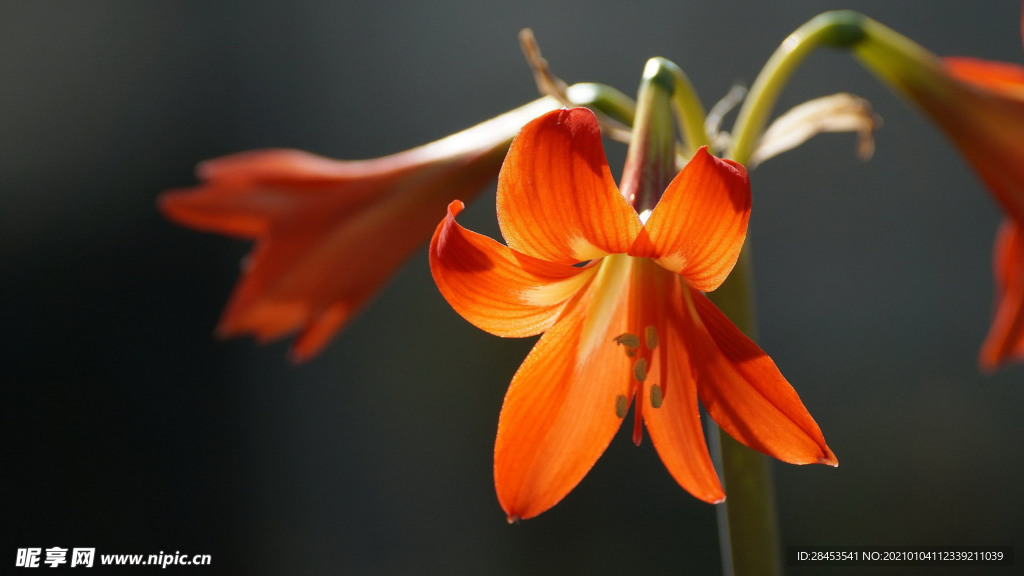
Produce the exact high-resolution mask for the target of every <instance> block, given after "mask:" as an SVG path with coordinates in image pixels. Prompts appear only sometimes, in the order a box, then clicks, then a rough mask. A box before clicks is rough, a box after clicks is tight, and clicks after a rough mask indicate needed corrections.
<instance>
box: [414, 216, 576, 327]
mask: <svg viewBox="0 0 1024 576" xmlns="http://www.w3.org/2000/svg"><path fill="white" fill-rule="evenodd" d="M463 207H464V206H463V203H462V202H461V201H459V200H455V201H453V202H452V203H451V204H449V206H448V215H447V216H446V217H445V219H444V220H442V221H441V223H440V224H438V226H437V230H436V231H435V232H434V237H433V238H432V239H431V241H430V272H431V274H432V275H433V276H434V282H435V283H436V284H437V287H438V289H439V290H440V291H441V294H443V295H444V297H445V299H446V300H448V303H449V304H451V306H452V308H454V309H455V311H456V312H458V313H459V314H460V315H462V317H463V318H465V319H466V320H468V321H469V322H470V323H472V324H473V325H474V326H476V327H478V328H480V329H482V330H486V331H487V332H490V333H491V334H494V335H497V336H511V337H520V336H533V335H535V334H540V333H541V332H543V331H545V330H547V329H548V328H550V327H551V325H552V324H554V323H555V320H556V319H557V318H558V315H559V313H560V312H561V311H562V309H563V308H564V307H565V303H566V302H567V301H568V300H569V299H571V298H572V297H573V296H575V295H576V294H577V293H578V292H579V291H580V289H581V288H582V287H583V286H585V285H586V282H587V281H588V280H589V279H590V278H591V277H592V276H593V273H594V268H593V267H591V268H576V267H573V266H567V265H564V264H554V263H551V262H545V261H543V260H537V259H536V258H532V257H530V256H526V255H524V254H519V253H517V252H515V251H514V250H511V249H509V248H507V247H505V246H502V245H501V244H499V243H497V242H495V241H494V240H492V239H490V238H488V237H486V236H482V235H480V234H477V233H475V232H471V231H469V230H466V229H465V228H463V227H462V226H460V225H459V223H458V222H456V221H455V217H456V216H457V215H458V214H459V212H462V209H463Z"/></svg>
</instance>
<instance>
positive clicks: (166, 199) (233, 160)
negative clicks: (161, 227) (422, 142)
mask: <svg viewBox="0 0 1024 576" xmlns="http://www.w3.org/2000/svg"><path fill="white" fill-rule="evenodd" d="M410 166H411V164H410V162H408V161H405V160H402V159H401V158H400V157H399V156H398V155H395V156H390V157H387V158H380V159H377V160H374V161H342V160H331V159H329V158H324V157H322V156H317V155H316V154H310V153H308V152H303V151H300V150H286V149H282V150H253V151H249V152H240V153H238V154H231V155H229V156H224V157H221V158H215V159H213V160H207V161H206V162H203V163H202V164H200V165H199V166H198V167H197V168H196V173H197V175H198V176H199V178H200V180H203V181H204V183H203V184H201V185H200V186H196V187H194V188H188V189H180V190H169V191H167V192H164V193H163V194H161V195H160V196H159V198H158V200H157V204H158V205H159V207H160V210H161V212H162V213H163V214H164V215H165V216H166V217H167V218H168V219H170V220H172V221H174V222H176V223H178V224H182V225H184V226H189V227H191V228H195V229H198V230H203V231H206V232H217V233H219V234H227V235H229V236H239V237H243V238H255V237H257V236H260V235H262V234H266V233H267V232H268V231H269V229H270V227H271V222H273V221H275V220H281V219H286V218H290V217H291V216H292V215H293V214H295V213H297V212H300V211H308V210H312V211H319V212H323V211H327V210H334V211H343V210H351V209H355V208H356V207H357V206H359V205H360V204H363V203H366V202H368V201H370V200H372V199H374V198H375V197H377V196H380V195H381V194H382V192H385V190H382V188H383V187H384V185H383V184H382V183H386V182H388V181H390V182H396V181H398V178H399V176H400V174H401V173H402V172H403V171H404V170H408V169H409V168H410ZM371 177H374V178H375V179H372V178H371Z"/></svg>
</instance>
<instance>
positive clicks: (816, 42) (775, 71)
mask: <svg viewBox="0 0 1024 576" xmlns="http://www.w3.org/2000/svg"><path fill="white" fill-rule="evenodd" d="M865 20H866V18H865V17H864V16H862V15H861V14H859V13H857V12H851V11H848V10H840V11H834V12H825V13H824V14H820V15H818V16H815V17H814V18H812V19H811V20H809V21H808V22H807V23H806V24H804V25H803V26H801V27H800V28H797V29H796V31H794V32H793V33H792V34H790V35H789V37H787V38H786V39H785V40H784V41H783V42H782V45H780V46H779V47H778V49H776V50H775V53H774V54H772V56H771V58H769V59H768V62H766V63H765V65H764V68H762V69H761V73H760V74H758V76H757V79H756V80H754V84H753V86H751V87H750V93H749V94H748V95H747V98H746V100H744V101H743V108H741V109H740V112H739V116H737V118H736V124H735V126H734V128H733V133H732V136H733V140H732V150H731V151H730V152H729V154H728V155H729V157H731V158H732V159H733V160H736V161H737V162H739V163H741V164H746V163H747V161H748V160H750V156H751V154H752V153H753V151H754V147H755V146H756V145H757V142H758V140H760V138H761V134H762V133H763V132H764V127H765V124H766V123H767V121H768V115H769V114H771V111H772V109H773V108H774V107H775V102H776V101H777V100H778V99H779V94H780V93H781V92H782V88H783V87H784V86H785V85H786V83H787V82H788V81H789V78H790V77H791V76H792V75H793V72H794V71H795V70H796V68H797V67H798V66H799V65H800V64H801V63H802V62H803V61H804V59H805V58H806V57H807V56H808V55H809V54H810V53H811V52H813V51H814V50H815V49H816V48H818V47H819V46H833V47H849V46H851V45H853V44H856V43H857V42H858V41H860V40H861V39H862V38H863V37H864V30H863V23H864V21H865Z"/></svg>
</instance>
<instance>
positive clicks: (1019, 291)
mask: <svg viewBox="0 0 1024 576" xmlns="http://www.w3.org/2000/svg"><path fill="white" fill-rule="evenodd" d="M993 267H994V269H995V285H996V298H995V299H996V310H995V317H994V318H993V320H992V327H991V328H990V329H989V333H988V336H986V337H985V343H984V344H982V346H981V353H980V355H979V359H978V360H979V363H980V364H981V367H982V369H984V370H988V371H992V370H995V369H996V368H998V367H999V365H1001V364H1003V363H1004V362H1007V361H1010V360H1020V359H1024V235H1022V233H1021V229H1020V226H1019V225H1018V224H1017V223H1016V222H1014V221H1013V220H1011V219H1009V218H1007V219H1005V220H1004V221H1003V224H1002V226H1000V228H999V233H998V235H997V236H996V245H995V252H994V258H993Z"/></svg>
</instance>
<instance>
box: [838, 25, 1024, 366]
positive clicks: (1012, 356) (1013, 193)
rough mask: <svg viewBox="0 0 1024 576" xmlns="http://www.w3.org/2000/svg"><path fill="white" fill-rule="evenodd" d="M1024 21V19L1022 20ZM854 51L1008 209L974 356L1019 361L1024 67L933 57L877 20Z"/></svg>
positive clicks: (1023, 289) (1023, 320) (1023, 334)
mask: <svg viewBox="0 0 1024 576" xmlns="http://www.w3.org/2000/svg"><path fill="white" fill-rule="evenodd" d="M1022 27H1024V20H1022ZM866 31H867V36H866V38H865V39H864V40H862V41H861V42H860V43H859V44H858V45H856V46H855V48H854V53H855V54H856V55H858V56H859V57H860V58H861V59H862V61H864V63H865V64H866V65H867V66H868V67H869V68H870V69H872V70H873V71H874V72H876V73H877V74H879V75H880V76H881V77H882V78H883V79H884V80H886V81H888V82H889V83H890V84H892V85H893V86H894V87H895V88H897V89H898V90H900V91H901V92H902V93H903V94H904V95H905V96H907V97H908V99H910V100H911V101H912V102H914V103H915V104H917V105H918V106H920V107H921V109H922V110H924V111H925V113H926V114H928V116H929V117H931V119H932V120H933V121H934V122H935V123H936V124H937V125H938V126H939V127H940V128H942V130H943V131H945V133H946V134H947V135H948V136H949V138H950V139H951V140H952V141H953V143H954V144H955V145H956V146H957V148H958V149H959V150H960V153H961V154H963V156H964V157H965V158H966V159H967V161H968V162H969V163H970V164H971V166H973V168H974V170H975V171H976V172H977V173H978V175H979V177H980V178H981V179H982V181H983V182H984V183H985V185H986V186H987V187H988V188H989V190H990V191H991V192H992V195H993V196H994V197H995V199H996V201H998V202H999V204H1000V205H1001V206H1002V208H1003V210H1005V211H1006V213H1007V215H1008V218H1007V221H1006V222H1005V223H1004V225H1003V229H1002V231H1001V232H1000V234H999V236H998V238H997V240H996V249H995V252H996V256H995V282H996V285H997V286H996V299H997V303H996V309H995V317H994V320H993V322H992V327H991V329H990V331H989V334H988V336H987V337H986V339H985V343H984V344H983V345H982V349H981V353H980V354H979V363H980V365H981V367H982V368H983V369H985V370H994V369H995V368H996V367H998V366H999V365H1000V364H1003V363H1005V362H1007V361H1010V360H1021V359H1024V300H1022V299H1024V286H1022V285H1021V282H1022V279H1024V251H1022V250H1020V248H1019V246H1018V244H1019V242H1020V240H1019V239H1018V238H1019V234H1018V233H1017V232H1016V231H1015V230H1016V229H1017V228H1018V227H1019V226H1020V223H1022V222H1024V145H1022V141H1024V67H1022V66H1018V65H1016V64H1010V63H1005V62H993V61H988V60H979V59H976V58H967V57H947V58H941V59H940V58H937V57H935V56H934V55H932V54H930V53H928V52H927V51H925V50H924V49H923V48H921V47H920V46H917V45H916V44H913V43H911V42H910V41H909V40H907V39H905V38H903V37H901V36H899V35H898V34H896V33H895V32H893V31H892V30H889V29H888V28H885V27H884V26H881V25H879V24H877V23H875V22H871V21H868V22H867V23H866Z"/></svg>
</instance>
